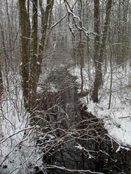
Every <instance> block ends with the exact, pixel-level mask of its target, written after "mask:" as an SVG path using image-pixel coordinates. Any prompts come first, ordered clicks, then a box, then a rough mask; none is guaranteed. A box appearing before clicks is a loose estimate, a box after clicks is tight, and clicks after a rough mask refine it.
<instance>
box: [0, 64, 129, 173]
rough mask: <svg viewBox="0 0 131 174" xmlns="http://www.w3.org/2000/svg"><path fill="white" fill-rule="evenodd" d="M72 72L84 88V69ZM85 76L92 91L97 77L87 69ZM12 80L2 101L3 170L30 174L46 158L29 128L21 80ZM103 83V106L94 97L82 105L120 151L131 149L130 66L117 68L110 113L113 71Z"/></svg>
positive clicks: (0, 140)
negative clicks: (42, 158) (42, 156)
mask: <svg viewBox="0 0 131 174" xmlns="http://www.w3.org/2000/svg"><path fill="white" fill-rule="evenodd" d="M89 71H90V75H89ZM69 72H70V73H71V74H72V75H74V76H77V83H78V84H79V85H80V84H81V76H80V67H78V66H76V67H73V68H70V69H69ZM83 76H84V90H85V91H87V90H88V91H91V89H92V85H93V77H94V74H93V70H91V69H89V67H88V66H87V65H86V66H85V68H84V69H83ZM10 77H12V78H11V79H10V88H9V91H8V90H7V89H8V88H6V85H7V84H6V83H5V84H4V85H5V91H4V94H3V96H2V99H1V108H0V122H1V123H0V167H1V166H4V168H5V169H4V170H3V171H4V172H5V173H9V172H10V173H13V174H17V173H22V174H24V173H27V170H29V169H30V171H31V169H32V170H33V168H34V167H35V166H41V163H42V161H41V160H40V159H41V155H42V154H40V153H38V151H39V149H37V148H36V139H37V128H36V127H31V126H30V125H29V117H30V115H29V113H28V112H27V111H26V110H25V108H24V103H23V97H22V96H23V95H22V90H21V85H20V84H21V82H20V81H21V79H20V76H19V75H10ZM45 79H46V77H45ZM5 81H6V80H5ZM103 81H104V85H103V87H102V89H101V90H100V93H99V98H100V102H99V103H93V101H92V100H91V99H90V96H88V97H83V98H81V101H82V102H83V104H84V105H86V106H87V108H88V109H87V111H88V112H91V113H92V114H93V115H95V116H97V117H98V118H99V119H102V120H103V121H104V125H105V128H106V129H107V130H108V132H109V135H110V136H111V137H112V138H113V139H114V140H115V141H117V142H118V143H119V144H120V147H121V146H131V70H130V66H127V67H126V70H123V69H122V68H121V67H117V68H116V67H113V80H112V81H113V85H112V98H111V107H110V109H108V108H109V96H110V82H111V73H110V69H109V70H108V71H107V73H106V74H105V76H104V80H103ZM38 91H39V89H38ZM38 159H39V160H38ZM6 166H7V167H8V168H6ZM0 170H1V169H0ZM3 171H2V172H3ZM0 173H1V171H0Z"/></svg>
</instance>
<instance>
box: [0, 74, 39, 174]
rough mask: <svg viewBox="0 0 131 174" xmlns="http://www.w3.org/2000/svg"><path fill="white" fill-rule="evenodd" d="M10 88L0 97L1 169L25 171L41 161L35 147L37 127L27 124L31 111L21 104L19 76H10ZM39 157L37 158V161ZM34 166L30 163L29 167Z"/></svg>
mask: <svg viewBox="0 0 131 174" xmlns="http://www.w3.org/2000/svg"><path fill="white" fill-rule="evenodd" d="M10 79H11V80H10V84H9V85H10V87H9V91H6V89H7V88H6V85H7V84H6V81H5V80H4V86H5V91H4V94H3V96H2V100H1V109H0V117H1V123H0V124H1V125H2V127H1V132H0V134H1V136H0V167H2V166H4V168H5V169H2V171H1V169H0V173H11V172H12V173H13V174H18V173H27V170H29V168H30V170H32V169H31V167H29V166H30V165H34V166H36V165H38V166H40V165H41V160H38V159H39V158H40V156H39V153H38V149H36V131H37V129H39V128H37V127H31V126H30V125H29V117H30V114H29V113H28V112H27V111H26V109H25V108H24V103H23V94H22V90H21V87H20V82H21V79H20V76H18V75H14V76H13V78H11V76H10ZM37 160H38V161H37ZM32 168H33V167H32Z"/></svg>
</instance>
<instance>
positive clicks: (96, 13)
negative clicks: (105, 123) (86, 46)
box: [92, 0, 101, 102]
mask: <svg viewBox="0 0 131 174" xmlns="http://www.w3.org/2000/svg"><path fill="white" fill-rule="evenodd" d="M99 8H100V7H99V0H94V32H95V34H96V35H95V41H94V51H95V52H94V65H95V81H94V89H93V92H92V100H93V101H94V102H98V89H99V86H100V82H99V76H101V71H99V70H100V69H101V64H100V62H99V43H100V9H99Z"/></svg>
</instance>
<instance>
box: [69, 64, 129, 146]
mask: <svg viewBox="0 0 131 174" xmlns="http://www.w3.org/2000/svg"><path fill="white" fill-rule="evenodd" d="M87 70H88V66H87V65H86V66H85V67H84V69H83V74H84V79H85V81H84V90H87V89H88V90H89V89H90V88H91V87H90V86H89V84H91V86H92V80H89V76H88V71H87ZM69 71H70V73H71V74H72V75H74V76H77V78H78V79H77V83H78V84H79V85H80V83H81V76H80V67H78V66H76V67H74V68H72V69H70V70H69ZM91 74H93V70H92V72H91ZM130 75H131V68H130V66H129V64H128V62H127V66H126V68H125V69H124V70H123V69H122V68H121V67H115V66H114V67H113V85H112V100H111V107H110V109H108V107H109V94H110V76H111V72H110V69H108V70H107V73H106V74H105V76H104V80H103V81H104V84H103V87H102V88H101V90H100V92H99V98H100V101H99V103H94V102H93V101H92V100H91V99H90V96H87V97H83V98H82V99H81V102H82V103H83V104H84V105H86V106H87V108H88V109H87V111H88V112H90V113H92V114H93V115H95V116H96V117H97V118H99V119H101V120H103V121H104V126H105V128H106V129H107V131H108V133H109V136H111V137H112V138H113V139H114V140H115V141H117V143H118V144H120V145H122V146H129V147H131V86H130ZM87 86H88V87H87Z"/></svg>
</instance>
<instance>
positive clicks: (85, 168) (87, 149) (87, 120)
mask: <svg viewBox="0 0 131 174" xmlns="http://www.w3.org/2000/svg"><path fill="white" fill-rule="evenodd" d="M50 84H54V86H55V87H56V88H57V91H56V92H51V91H50V90H48V86H49V87H50ZM40 96H42V97H41V100H40V103H39V105H38V108H39V110H45V111H46V113H45V114H44V115H43V114H41V117H42V118H43V117H44V119H45V120H46V121H45V120H44V121H42V120H41V121H40V122H39V124H40V125H41V127H42V128H43V132H44V133H45V132H46V133H47V132H49V131H50V133H49V134H48V133H47V134H48V136H47V141H46V142H44V143H45V144H46V146H47V148H45V147H44V146H43V147H42V143H43V142H42V141H40V142H39V143H40V147H41V149H42V150H43V151H44V152H45V155H44V156H43V164H44V165H45V164H46V167H47V171H48V173H49V174H69V173H73V174H77V173H91V172H92V173H93V172H94V173H95V172H101V173H105V174H131V152H130V151H127V150H125V149H120V150H119V151H117V149H118V148H119V145H118V144H117V143H116V142H115V141H113V139H110V138H109V136H108V133H107V131H106V130H105V129H104V125H103V123H102V121H101V120H98V119H97V118H96V117H95V116H93V115H92V114H90V113H88V108H86V106H83V105H82V104H81V102H80V100H79V99H80V97H79V94H78V85H77V83H76V78H75V77H72V76H71V75H70V74H69V72H68V71H67V70H66V69H61V70H57V71H55V72H53V73H52V74H50V76H49V78H48V79H47V81H46V82H45V84H44V85H43V95H40ZM50 136H52V137H53V138H52V139H50V138H49V137H50ZM49 139H50V141H48V140H49Z"/></svg>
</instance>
